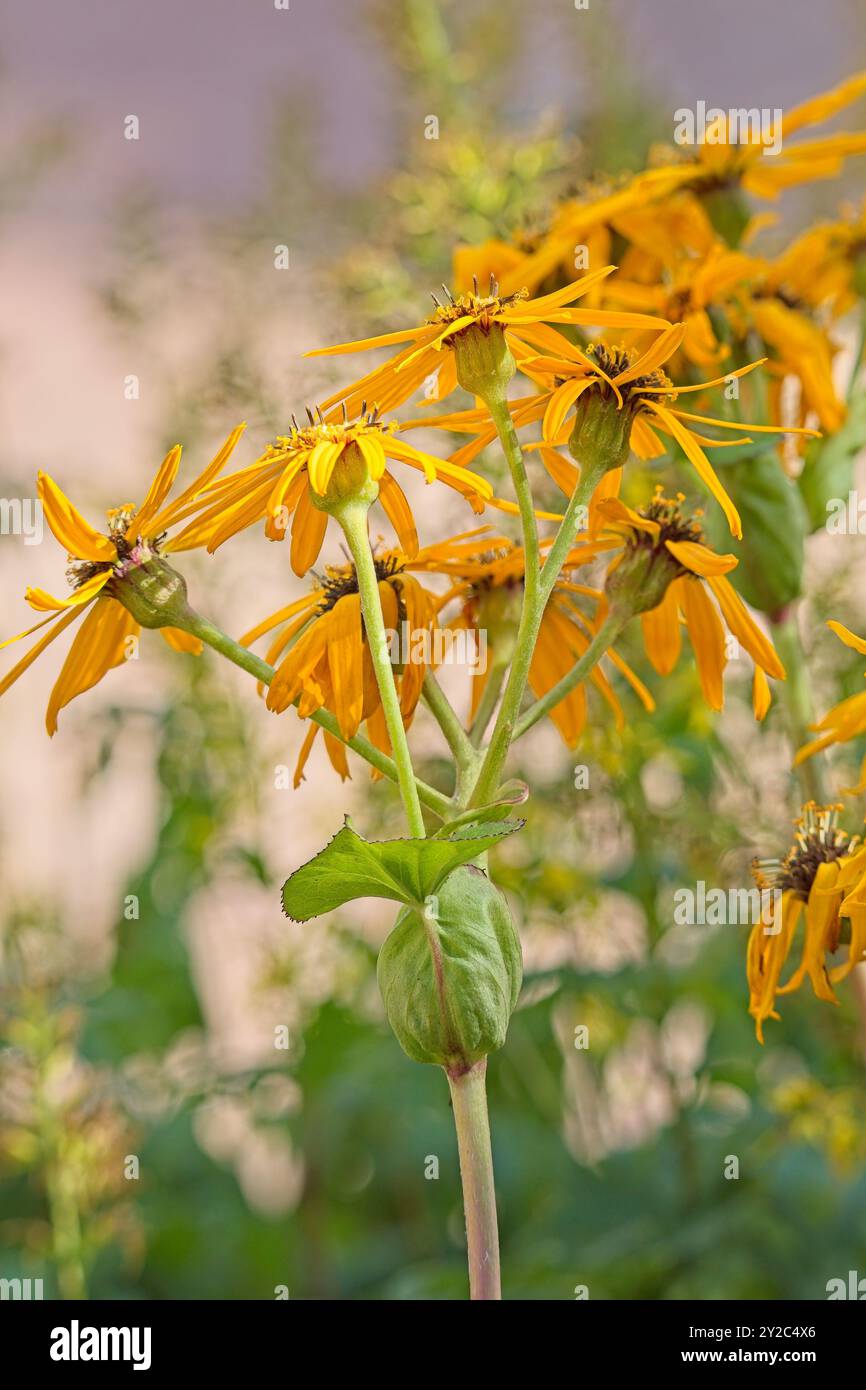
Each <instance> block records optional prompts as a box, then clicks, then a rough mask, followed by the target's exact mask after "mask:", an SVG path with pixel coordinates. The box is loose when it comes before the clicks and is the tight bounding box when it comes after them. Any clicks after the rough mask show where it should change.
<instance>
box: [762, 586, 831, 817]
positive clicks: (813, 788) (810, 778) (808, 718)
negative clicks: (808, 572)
mask: <svg viewBox="0 0 866 1390" xmlns="http://www.w3.org/2000/svg"><path fill="white" fill-rule="evenodd" d="M771 622H772V626H773V641H774V644H775V646H776V648H777V650H778V652H779V655H780V657H781V658H782V662H783V664H784V666H785V670H786V672H787V680H784V681H782V682H781V683H780V699H781V700H782V704H783V707H784V710H785V719H786V722H787V725H788V737H789V739H790V741H791V750H792V752H794V753H796V751H797V749H798V748H801V747H802V746H803V744H804V743H808V742H809V739H810V738H811V734H810V732H809V725H810V724H811V723H813V721H814V718H815V714H814V706H813V703H812V689H811V685H810V682H809V669H808V666H807V664H806V656H805V652H804V651H803V642H802V638H801V636H800V624H799V621H798V615H797V604H796V603H792V604H789V605H788V606H787V608H785V609H784V610H783V611H782V613H781V614H778V615H777V616H776V617H774V618H772V619H771ZM822 756H823V755H822V754H820V753H818V754H815V755H814V756H813V757H811V758H807V759H806V760H805V762H802V763H800V765H799V766H798V767H797V768H796V774H797V776H798V778H799V780H800V786H801V788H802V792H803V797H804V799H805V800H806V801H817V802H818V803H819V804H821V805H823V803H824V802H825V801H826V799H827V794H826V788H825V785H824V769H823V766H822V764H821V761H820V759H821V758H822Z"/></svg>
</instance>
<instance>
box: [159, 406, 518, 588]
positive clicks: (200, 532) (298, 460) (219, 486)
mask: <svg viewBox="0 0 866 1390" xmlns="http://www.w3.org/2000/svg"><path fill="white" fill-rule="evenodd" d="M361 404H362V410H361V414H360V416H359V418H358V419H356V420H349V418H348V415H346V417H345V418H344V419H342V420H338V419H335V418H333V415H332V416H331V417H329V418H326V417H325V416H323V415H322V413H321V411H320V412H319V415H318V419H316V418H314V416H313V414H312V412H308V415H309V423H308V424H307V425H303V426H302V425H299V424H298V422H297V421H296V420H295V419H294V417H292V430H291V432H290V433H289V434H288V435H285V436H281V437H280V438H278V439H277V440H276V442H275V443H274V444H270V445H268V448H267V449H266V451H265V453H264V454H263V455H262V457H261V458H260V459H258V460H257V461H256V462H255V463H254V464H252V465H251V466H250V467H249V468H244V469H242V470H241V471H240V472H238V473H230V474H228V475H227V476H226V477H225V478H222V479H220V481H219V482H218V483H216V484H215V485H214V486H212V487H210V488H209V489H208V490H207V492H206V493H205V494H204V495H203V496H202V497H201V498H200V500H199V515H198V516H197V517H196V519H195V520H194V521H193V522H192V523H191V524H190V525H189V526H188V527H187V529H186V530H185V531H184V532H183V533H182V536H181V537H180V538H179V539H180V540H182V541H186V543H187V544H198V545H206V546H207V548H208V550H211V551H213V550H216V548H217V547H218V546H220V545H222V544H223V542H224V541H227V540H228V539H229V538H230V537H231V536H234V535H236V534H237V533H238V532H239V531H242V530H243V529H244V528H245V527H247V526H251V525H253V524H255V523H256V522H258V521H261V520H264V521H265V534H266V535H267V536H268V538H269V539H270V540H273V541H279V540H283V539H284V537H285V535H286V531H287V529H288V528H289V524H290V523H291V563H292V568H293V569H294V571H295V573H296V574H297V575H304V574H306V573H307V572H308V571H309V570H310V569H311V568H312V566H313V565H314V564H315V563H316V561H317V559H318V558H319V553H320V551H321V549H322V544H323V542H324V539H325V532H326V529H327V525H328V513H329V510H330V509H331V507H332V506H333V505H339V502H340V500H341V499H342V498H344V497H346V496H351V495H353V493H358V494H359V495H364V496H365V497H366V500H367V501H372V500H373V498H375V497H378V500H379V502H380V503H381V505H382V508H383V510H384V512H385V514H386V516H387V517H388V520H389V521H390V522H391V525H392V526H393V527H394V530H395V531H396V533H397V538H398V540H399V542H400V545H401V547H402V548H403V550H404V551H405V552H406V554H407V555H414V554H416V553H417V551H418V532H417V530H416V527H415V521H414V518H413V516H412V511H411V508H410V506H409V503H408V501H407V500H406V496H405V494H404V492H403V489H402V488H401V487H400V485H399V483H398V482H397V481H396V479H395V478H394V477H393V476H392V473H391V471H390V470H389V468H388V467H387V464H388V462H389V461H391V462H392V463H398V464H406V465H408V467H410V468H414V469H416V470H418V471H420V472H422V473H423V474H424V478H425V480H426V482H427V483H434V482H437V481H439V482H443V483H445V484H446V485H447V486H448V487H450V488H452V489H453V490H454V491H455V492H458V493H460V495H461V496H462V497H465V498H466V500H467V501H468V502H469V503H470V505H471V506H472V508H473V510H474V511H476V512H480V511H483V510H484V506H485V504H486V503H487V502H491V501H493V500H494V499H493V488H492V487H491V485H490V483H489V482H487V480H486V479H485V478H482V477H480V475H479V474H477V473H472V472H470V471H469V470H468V469H466V468H462V467H460V465H459V464H454V463H451V462H449V461H448V460H447V459H440V458H435V457H434V456H433V455H432V454H427V453H425V452H424V451H423V450H421V449H416V448H415V447H414V445H412V444H409V443H407V442H406V440H404V439H400V438H398V437H397V434H396V431H397V429H398V428H400V427H399V426H398V425H397V424H396V423H395V422H390V423H388V422H386V421H383V420H382V419H381V418H380V415H379V410H378V408H377V407H373V408H371V409H370V410H368V409H367V403H366V401H363V402H362V403H361Z"/></svg>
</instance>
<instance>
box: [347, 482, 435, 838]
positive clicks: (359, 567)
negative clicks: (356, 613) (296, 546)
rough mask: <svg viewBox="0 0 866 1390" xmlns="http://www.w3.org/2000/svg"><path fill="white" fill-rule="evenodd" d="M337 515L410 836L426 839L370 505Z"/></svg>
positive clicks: (350, 505)
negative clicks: (355, 585) (349, 558)
mask: <svg viewBox="0 0 866 1390" xmlns="http://www.w3.org/2000/svg"><path fill="white" fill-rule="evenodd" d="M335 515H336V518H337V520H338V521H339V523H340V525H341V526H342V528H343V535H344V536H345V537H346V542H347V544H348V546H349V552H350V554H351V556H352V560H353V562H354V565H355V574H356V576H357V579H358V593H359V595H360V598H361V612H362V614H363V616H364V629H365V632H366V636H367V647H368V649H369V652H370V659H371V661H372V663H373V671H374V673H375V676H376V684H377V685H378V687H379V698H380V700H381V701H382V713H383V714H384V716H385V725H386V727H387V729H388V737H389V738H390V740H391V749H392V752H393V755H394V763H395V765H396V768H397V785H398V786H399V788H400V795H401V797H402V799H403V807H404V810H405V812H406V820H407V821H408V823H409V831H410V833H411V834H412V835H414V836H415V838H416V839H419V840H423V839H424V837H425V835H426V834H427V830H426V827H425V825H424V816H423V814H422V811H421V802H420V801H419V799H418V788H417V787H416V785H415V771H414V769H413V767H412V756H411V754H410V752H409V742H408V739H407V738H406V730H405V728H404V725H403V712H402V710H401V709H400V699H399V696H398V695H397V686H396V683H395V680H394V668H393V667H392V665H391V657H390V653H389V651H388V638H387V635H386V633H385V619H384V617H383V615H382V599H381V596H380V594H379V579H378V576H377V574H376V566H375V563H374V561H373V552H372V550H371V549H370V538H369V535H368V534H367V506H366V504H365V503H361V502H347V503H345V505H343V506H342V507H340V508H339V509H338V510H337V511H336V512H335Z"/></svg>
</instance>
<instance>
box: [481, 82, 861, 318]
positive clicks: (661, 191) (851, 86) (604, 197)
mask: <svg viewBox="0 0 866 1390" xmlns="http://www.w3.org/2000/svg"><path fill="white" fill-rule="evenodd" d="M864 91H866V73H861V74H858V75H857V76H855V77H852V78H849V79H848V81H846V82H843V83H842V84H841V85H840V86H838V87H836V88H834V89H833V90H832V91H829V92H826V93H824V94H822V95H820V96H817V97H814V98H813V99H812V100H811V101H807V102H804V103H803V104H802V105H800V106H797V107H794V108H793V110H791V111H788V112H787V114H785V115H783V117H782V120H781V124H780V126H779V128H778V130H776V129H775V128H774V129H773V130H772V131H769V132H765V135H766V139H767V145H770V144H771V143H773V142H774V141H776V140H777V139H781V142H782V147H781V149H780V150H779V151H778V153H776V154H770V153H768V152H767V151H766V149H765V146H764V145H763V144H761V143H758V142H755V143H736V144H728V143H727V137H728V129H727V125H728V123H727V120H726V119H722V120H720V121H718V122H715V123H713V124H712V125H711V126H710V128H709V129H708V131H707V133H706V134H707V139H706V141H705V142H703V143H701V144H699V145H697V146H688V147H685V148H683V147H679V148H677V150H676V154H675V155H674V154H673V151H668V150H665V151H664V155H663V158H664V162H663V163H659V164H657V165H656V166H655V167H653V168H650V169H645V170H643V171H642V172H641V173H639V174H636V175H634V176H633V177H632V178H629V179H627V180H626V181H625V182H623V183H622V184H620V185H619V186H617V187H611V188H609V189H605V190H602V191H601V192H600V193H599V192H597V191H590V192H589V193H588V194H587V196H585V197H580V198H577V199H574V200H572V201H570V202H568V203H565V204H563V205H562V206H561V207H560V208H559V210H558V212H557V215H556V217H555V218H554V219H553V220H552V222H551V225H550V228H549V230H548V231H547V234H546V235H545V236H544V237H542V238H541V239H540V241H539V244H538V246H537V247H536V248H534V249H533V250H532V252H531V253H530V254H528V255H525V256H524V257H523V258H522V259H521V260H520V261H519V262H518V263H517V265H516V266H515V267H514V269H506V270H505V273H504V278H503V281H502V283H503V287H504V289H505V290H506V291H508V290H511V289H513V288H516V287H517V286H518V285H528V286H529V287H530V288H531V289H532V288H535V287H536V286H538V285H540V284H541V283H542V281H544V280H546V279H547V278H548V277H549V276H551V275H553V274H554V273H556V272H558V271H559V270H560V268H561V267H562V266H563V265H570V264H572V263H573V261H572V258H573V256H574V248H575V246H579V245H588V244H589V242H590V239H593V242H594V246H593V253H592V255H593V259H591V261H590V263H591V264H595V263H596V261H595V259H594V257H595V255H596V254H597V251H596V248H604V249H603V250H602V255H603V256H604V257H605V258H606V257H608V256H609V255H610V231H611V229H615V230H616V231H618V232H620V233H622V234H623V235H625V236H627V237H629V239H631V237H630V233H629V230H628V222H629V220H630V219H634V218H635V217H639V216H640V215H641V213H642V212H643V211H644V210H648V211H649V213H650V215H651V214H652V212H653V210H654V209H655V208H656V207H657V206H658V205H659V203H664V204H669V203H670V202H671V201H673V199H674V195H678V194H681V193H685V192H689V191H693V192H694V193H695V194H697V195H699V196H702V195H706V194H712V193H715V192H717V191H719V190H727V189H731V190H733V189H737V188H742V189H744V190H745V191H746V192H747V193H752V194H755V195H756V196H758V197H762V198H775V197H777V196H778V194H779V193H780V192H781V191H783V190H784V189H786V188H791V187H794V186H795V185H797V184H801V183H805V182H808V181H809V180H810V179H819V178H833V177H835V176H836V175H837V174H838V173H839V172H840V170H841V168H842V165H843V163H844V161H845V160H846V159H847V158H848V157H849V156H850V155H854V154H862V153H864V152H866V134H864V133H863V132H857V133H856V134H853V135H849V134H839V135H826V136H822V137H820V138H818V139H813V140H808V141H799V142H798V141H796V140H794V141H792V140H791V137H792V136H795V135H797V134H799V132H800V131H802V130H804V129H805V128H806V127H808V126H813V125H818V124H820V123H821V122H823V121H826V120H829V119H830V118H831V117H832V116H834V115H835V114H836V113H837V112H838V111H841V110H842V109H843V108H844V107H846V106H849V105H850V104H851V103H852V102H853V101H855V100H856V99H857V98H858V97H859V96H860V95H861V94H862V93H863V92H864ZM657 244H658V242H657ZM496 254H497V255H498V260H496V259H493V260H492V264H493V265H496V264H502V257H501V253H498V252H497V253H496ZM478 263H479V264H480V265H484V258H483V257H481V258H479V261H478Z"/></svg>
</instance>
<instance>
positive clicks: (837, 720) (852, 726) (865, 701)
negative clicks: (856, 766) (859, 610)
mask: <svg viewBox="0 0 866 1390" xmlns="http://www.w3.org/2000/svg"><path fill="white" fill-rule="evenodd" d="M827 626H828V627H829V628H831V629H832V631H833V632H835V634H836V636H837V637H839V638H840V639H841V640H842V641H843V642H844V643H845V645H846V647H853V649H854V651H855V652H861V653H862V654H863V656H866V640H864V639H863V638H862V637H857V636H856V634H855V633H853V632H850V631H849V629H848V628H847V627H844V626H843V625H842V623H836V622H829V623H828V624H827ZM811 727H812V729H813V731H814V732H815V733H816V734H818V735H819V737H818V738H816V739H814V740H813V741H812V742H811V743H806V744H804V745H803V747H802V748H800V749H798V750H797V755H796V757H795V758H794V766H795V767H797V766H799V764H800V763H802V762H805V761H806V759H807V758H811V757H812V756H813V754H815V753H820V752H821V750H822V749H824V748H830V747H831V746H832V745H833V744H834V743H849V742H850V741H851V739H853V738H858V737H859V736H860V734H863V733H866V691H864V692H863V693H862V694H861V695H849V696H848V698H847V700H842V701H841V702H840V703H839V704H838V705H834V706H833V708H832V709H831V710H830V712H829V713H828V714H825V715H824V718H823V719H822V720H821V721H820V723H818V724H813V725H812V726H811ZM846 790H848V791H849V792H850V793H851V794H852V795H859V794H860V793H861V792H864V791H866V759H864V762H863V768H862V772H861V777H860V782H859V784H858V785H857V786H856V787H850V788H847V789H846Z"/></svg>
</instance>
